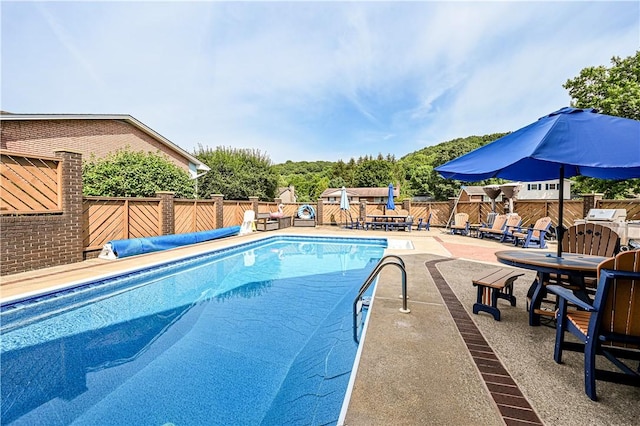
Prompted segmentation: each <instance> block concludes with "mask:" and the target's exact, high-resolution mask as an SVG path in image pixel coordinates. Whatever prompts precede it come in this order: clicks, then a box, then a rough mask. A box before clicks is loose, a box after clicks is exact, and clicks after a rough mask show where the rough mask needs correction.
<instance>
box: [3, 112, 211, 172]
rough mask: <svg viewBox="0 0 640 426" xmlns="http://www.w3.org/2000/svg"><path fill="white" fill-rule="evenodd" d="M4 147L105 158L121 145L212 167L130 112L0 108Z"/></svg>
mask: <svg viewBox="0 0 640 426" xmlns="http://www.w3.org/2000/svg"><path fill="white" fill-rule="evenodd" d="M0 124H1V132H2V133H1V137H0V149H4V150H7V151H11V152H15V153H23V154H32V155H42V156H46V157H52V156H53V155H54V154H53V153H54V151H56V150H72V151H76V152H79V153H81V154H82V159H83V161H88V160H89V159H91V156H92V155H94V156H95V157H96V158H102V157H105V156H107V155H108V154H109V153H112V152H115V151H117V150H119V149H124V148H127V147H128V148H129V149H131V150H132V151H144V152H153V153H155V152H158V151H159V152H160V153H162V154H164V155H166V156H167V157H168V158H169V159H170V161H172V162H173V163H175V164H176V165H177V166H179V167H181V168H183V169H184V170H185V171H187V172H189V173H190V174H191V175H192V177H193V176H194V173H196V174H197V173H202V172H206V171H208V170H209V167H207V165H205V164H204V163H203V162H201V161H200V160H198V159H197V158H195V157H194V156H193V155H191V154H189V153H188V152H187V151H185V150H183V149H182V148H180V147H179V146H178V145H176V144H174V143H173V142H171V141H170V140H168V139H167V138H165V137H164V136H162V135H160V134H159V133H157V132H156V131H154V130H153V129H151V128H149V127H147V126H145V125H144V124H143V123H141V122H139V121H138V120H136V119H135V118H133V117H132V116H130V115H127V114H108V115H107V114H12V113H7V112H5V111H2V112H0Z"/></svg>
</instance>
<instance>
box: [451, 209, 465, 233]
mask: <svg viewBox="0 0 640 426" xmlns="http://www.w3.org/2000/svg"><path fill="white" fill-rule="evenodd" d="M451 233H452V234H455V233H459V234H460V235H469V215H468V214H466V213H457V214H456V215H455V216H454V219H453V224H452V225H451Z"/></svg>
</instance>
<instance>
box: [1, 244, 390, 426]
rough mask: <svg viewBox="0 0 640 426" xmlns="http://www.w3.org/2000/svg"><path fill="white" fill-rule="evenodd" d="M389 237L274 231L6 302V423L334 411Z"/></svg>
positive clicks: (309, 420)
mask: <svg viewBox="0 0 640 426" xmlns="http://www.w3.org/2000/svg"><path fill="white" fill-rule="evenodd" d="M385 247H386V240H384V239H346V238H300V237H271V238H267V239H264V240H261V241H257V242H252V243H246V244H243V245H241V246H237V247H231V248H229V249H225V250H220V251H216V252H214V253H210V254H206V255H200V256H197V257H194V258H189V259H183V260H180V261H177V262H173V263H171V264H167V265H164V266H162V267H154V268H151V269H145V270H141V271H135V272H131V273H129V274H127V275H125V276H122V277H116V278H110V279H107V280H103V281H99V282H93V283H86V284H84V285H81V286H78V287H75V288H73V289H69V290H66V291H62V292H59V293H56V294H53V295H48V296H44V297H40V298H31V299H29V300H26V301H20V302H16V303H12V304H10V305H6V306H3V307H2V312H1V313H2V322H1V327H2V328H1V330H2V346H1V354H0V355H1V359H0V361H1V363H2V381H1V388H2V415H1V417H0V418H1V419H2V423H3V424H12V423H13V424H47V425H54V424H72V423H73V424H92V425H93V424H114V425H115V424H118V425H120V424H136V425H138V424H139V425H142V424H153V425H165V424H175V425H187V424H188V425H191V424H234V425H235V424H265V425H268V424H296V425H298V424H332V423H333V424H335V423H336V421H337V419H338V415H339V411H340V407H341V405H342V401H343V399H344V396H345V391H346V387H347V383H348V381H349V377H350V373H351V369H352V366H353V360H354V357H355V353H356V350H357V345H356V344H355V343H354V341H353V339H352V338H351V335H352V317H351V305H352V303H353V299H354V298H355V296H356V295H357V292H358V289H359V287H360V285H361V284H362V282H363V281H364V280H365V278H366V277H367V276H368V275H369V273H370V272H371V270H372V269H373V268H374V267H375V264H376V263H377V261H378V260H379V259H380V258H381V257H382V255H383V251H384V248H385Z"/></svg>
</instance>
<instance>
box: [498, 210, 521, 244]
mask: <svg viewBox="0 0 640 426" xmlns="http://www.w3.org/2000/svg"><path fill="white" fill-rule="evenodd" d="M521 224H522V218H521V217H520V216H519V215H517V214H515V213H513V214H511V215H508V216H507V223H506V225H505V226H504V230H503V231H502V235H500V242H501V243H504V242H511V241H513V240H515V237H514V236H513V233H514V232H516V231H519V230H520V225H521Z"/></svg>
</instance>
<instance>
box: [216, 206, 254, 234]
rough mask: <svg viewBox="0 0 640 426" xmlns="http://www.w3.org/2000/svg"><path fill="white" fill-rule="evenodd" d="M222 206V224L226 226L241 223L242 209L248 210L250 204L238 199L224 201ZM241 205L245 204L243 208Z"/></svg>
mask: <svg viewBox="0 0 640 426" xmlns="http://www.w3.org/2000/svg"><path fill="white" fill-rule="evenodd" d="M223 206H224V214H223V216H222V226H223V227H225V228H226V227H228V226H237V225H241V224H242V219H243V216H244V210H250V209H251V206H252V205H251V203H250V202H248V201H247V202H246V203H241V202H240V201H224V202H223ZM242 206H245V207H244V210H243V207H242Z"/></svg>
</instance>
